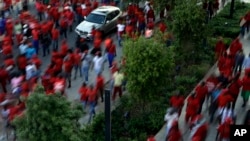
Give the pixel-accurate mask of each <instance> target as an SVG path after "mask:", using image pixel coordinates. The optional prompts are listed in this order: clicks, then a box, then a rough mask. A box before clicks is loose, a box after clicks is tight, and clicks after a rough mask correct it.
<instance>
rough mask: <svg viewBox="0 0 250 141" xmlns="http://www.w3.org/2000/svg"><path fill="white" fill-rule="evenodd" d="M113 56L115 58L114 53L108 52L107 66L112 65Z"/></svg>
mask: <svg viewBox="0 0 250 141" xmlns="http://www.w3.org/2000/svg"><path fill="white" fill-rule="evenodd" d="M114 58H115V55H114V54H111V53H108V61H109V67H111V66H112V62H113V60H114Z"/></svg>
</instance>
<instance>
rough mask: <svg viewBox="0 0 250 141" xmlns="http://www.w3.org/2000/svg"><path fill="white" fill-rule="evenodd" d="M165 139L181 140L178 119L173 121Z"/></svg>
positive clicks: (169, 140)
mask: <svg viewBox="0 0 250 141" xmlns="http://www.w3.org/2000/svg"><path fill="white" fill-rule="evenodd" d="M165 141H183V140H182V135H181V131H180V129H179V125H178V121H174V122H173V123H172V126H171V128H170V130H169V133H168V135H167V137H166V140H165Z"/></svg>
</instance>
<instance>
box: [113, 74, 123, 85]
mask: <svg viewBox="0 0 250 141" xmlns="http://www.w3.org/2000/svg"><path fill="white" fill-rule="evenodd" d="M113 78H114V86H121V85H122V81H123V78H124V75H123V74H122V73H118V72H115V73H114V74H113Z"/></svg>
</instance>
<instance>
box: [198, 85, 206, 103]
mask: <svg viewBox="0 0 250 141" xmlns="http://www.w3.org/2000/svg"><path fill="white" fill-rule="evenodd" d="M195 93H196V96H197V98H198V99H199V100H203V99H205V98H206V95H207V94H208V88H207V86H206V85H205V86H201V85H198V86H197V87H196V88H195Z"/></svg>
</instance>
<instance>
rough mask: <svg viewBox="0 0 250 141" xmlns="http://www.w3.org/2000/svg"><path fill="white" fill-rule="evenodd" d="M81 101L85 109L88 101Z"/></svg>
mask: <svg viewBox="0 0 250 141" xmlns="http://www.w3.org/2000/svg"><path fill="white" fill-rule="evenodd" d="M81 103H82V107H83V109H85V108H86V105H87V101H81Z"/></svg>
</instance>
